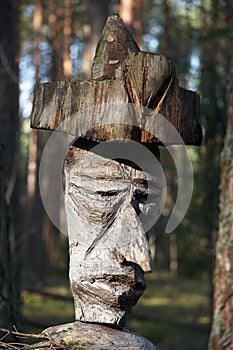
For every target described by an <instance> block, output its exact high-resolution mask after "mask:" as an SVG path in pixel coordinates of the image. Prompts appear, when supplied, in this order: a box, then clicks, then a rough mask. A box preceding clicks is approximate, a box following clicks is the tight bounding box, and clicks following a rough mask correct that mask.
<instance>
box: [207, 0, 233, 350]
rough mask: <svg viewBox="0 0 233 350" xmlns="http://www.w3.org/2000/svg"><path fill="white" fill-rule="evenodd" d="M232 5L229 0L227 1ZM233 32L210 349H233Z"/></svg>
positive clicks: (232, 10)
mask: <svg viewBox="0 0 233 350" xmlns="http://www.w3.org/2000/svg"><path fill="white" fill-rule="evenodd" d="M226 3H227V4H228V5H229V2H228V1H226ZM230 13H231V23H230V26H229V27H228V28H232V25H233V23H232V18H233V17H232V16H233V6H232V4H231V7H230ZM232 34H233V33H231V36H229V37H230V38H231V41H230V40H229V45H228V53H231V55H229V57H231V62H230V66H229V72H228V77H229V83H228V91H227V131H226V137H225V143H224V148H223V151H222V153H221V187H220V188H221V192H220V216H219V232H218V238H217V244H216V250H215V252H216V261H215V275H214V315H213V323H212V330H211V336H210V340H209V350H223V349H224V350H232V349H233V332H232V330H233V313H232V309H233V269H232V266H233V82H232V75H233V58H232V57H233V43H232V39H233V35H232Z"/></svg>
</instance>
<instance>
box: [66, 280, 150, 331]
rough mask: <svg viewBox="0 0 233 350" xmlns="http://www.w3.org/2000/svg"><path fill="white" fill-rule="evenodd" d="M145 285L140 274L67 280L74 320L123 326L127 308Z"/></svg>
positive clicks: (130, 306)
mask: <svg viewBox="0 0 233 350" xmlns="http://www.w3.org/2000/svg"><path fill="white" fill-rule="evenodd" d="M145 288H146V282H145V279H144V277H143V276H142V275H141V274H140V277H139V276H138V275H137V280H135V279H134V280H133V279H132V276H126V275H124V276H105V277H104V278H103V277H100V278H98V277H96V278H95V279H92V280H85V279H81V280H79V281H77V280H76V281H74V280H72V281H71V289H72V292H73V297H74V305H75V317H76V320H79V321H83V322H96V323H107V324H114V325H118V326H121V327H123V326H125V323H126V319H127V316H128V314H129V312H130V311H131V308H132V307H133V306H134V305H135V304H136V303H137V301H138V299H139V298H140V297H141V295H142V294H143V292H144V290H145Z"/></svg>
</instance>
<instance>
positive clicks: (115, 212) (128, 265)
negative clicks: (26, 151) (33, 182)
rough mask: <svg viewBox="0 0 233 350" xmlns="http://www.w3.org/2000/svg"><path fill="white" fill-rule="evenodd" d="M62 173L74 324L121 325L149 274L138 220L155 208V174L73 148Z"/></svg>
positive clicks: (157, 190)
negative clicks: (150, 198)
mask: <svg viewBox="0 0 233 350" xmlns="http://www.w3.org/2000/svg"><path fill="white" fill-rule="evenodd" d="M64 171H65V181H66V183H65V210H66V217H67V228H68V238H69V248H70V249H69V252H70V283H71V288H72V294H73V297H74V303H75V316H76V320H79V321H85V322H96V323H105V324H116V325H120V326H125V323H126V320H127V316H128V314H129V312H130V311H131V309H132V307H133V306H134V305H135V304H136V302H137V301H138V299H139V297H140V296H141V295H142V293H143V292H144V290H145V287H146V283H145V279H144V272H148V271H151V254H150V248H149V244H148V239H149V235H148V232H146V231H145V230H144V226H143V223H144V221H143V220H144V219H145V220H147V219H148V217H149V216H150V215H152V213H153V215H154V214H155V212H156V210H157V208H158V207H159V203H160V199H161V194H162V188H161V184H160V183H157V182H158V181H157V179H156V177H155V175H153V176H152V175H150V174H147V173H145V172H143V171H141V170H138V169H135V168H134V167H132V166H129V165H126V164H124V163H121V162H118V161H115V160H111V159H107V158H103V157H101V156H100V155H98V154H95V153H93V152H91V151H86V150H82V149H78V148H75V147H71V148H70V150H69V153H68V154H67V157H66V161H65V165H64ZM148 182H150V186H149V187H148ZM152 182H154V185H152ZM149 191H153V193H154V196H153V198H155V200H154V201H153V203H151V202H150V201H149V200H147V196H148V192H149ZM139 210H140V212H141V215H140V216H139Z"/></svg>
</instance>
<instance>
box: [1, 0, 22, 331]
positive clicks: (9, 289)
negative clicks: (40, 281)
mask: <svg viewBox="0 0 233 350" xmlns="http://www.w3.org/2000/svg"><path fill="white" fill-rule="evenodd" d="M16 5H17V4H16V2H15V1H12V0H6V1H4V2H1V3H0V124H1V128H0V208H1V211H0V326H4V327H9V328H12V327H13V325H17V324H18V322H19V292H18V288H19V286H18V282H19V280H18V278H16V266H15V261H16V251H15V246H16V234H15V223H14V222H13V220H14V218H15V204H16V202H15V200H14V198H13V197H12V190H13V187H14V178H15V175H14V172H15V171H16V169H17V167H15V165H16V162H17V160H16V157H15V155H16V151H17V130H18V127H19V119H18V65H17V59H16V58H17V54H18V36H17V33H18V28H17V23H18V17H17V15H18V13H17V10H18V9H17V7H16ZM9 189H10V191H9Z"/></svg>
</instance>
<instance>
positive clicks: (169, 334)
mask: <svg viewBox="0 0 233 350" xmlns="http://www.w3.org/2000/svg"><path fill="white" fill-rule="evenodd" d="M232 8H233V5H232V2H231V1H230V0H188V1H184V0H177V1H172V0H164V1H162V0H151V1H149V0H148V1H147V0H144V1H141V0H128V1H127V0H121V1H114V0H112V1H110V0H109V1H108V0H89V1H88V0H86V1H84V0H58V1H55V0H50V1H43V0H35V1H30V0H21V1H13V0H6V1H4V3H3V2H2V3H1V5H0V29H1V30H0V65H1V66H0V68H1V70H0V112H1V113H0V121H1V134H0V136H1V138H0V141H1V142H0V180H1V181H0V189H1V191H0V200H1V202H0V203H1V215H0V223H1V231H0V326H2V327H7V328H12V326H13V325H15V326H16V327H19V329H26V330H29V331H30V330H32V329H35V328H36V330H40V329H42V328H45V327H46V326H48V325H50V324H56V323H59V322H66V321H67V322H68V321H71V320H72V319H73V309H72V302H71V298H70V293H69V287H68V244H67V239H66V237H65V236H64V235H63V234H61V233H60V232H59V231H58V230H57V229H56V228H55V227H54V226H53V224H52V223H51V222H50V220H49V218H48V216H47V214H46V211H45V209H44V208H43V204H42V202H41V199H40V193H39V164H40V159H41V155H42V152H43V147H44V145H45V144H46V141H47V140H48V138H49V132H43V131H39V132H38V131H35V130H31V129H30V120H29V119H30V113H31V108H32V101H33V91H34V88H35V84H36V83H38V82H46V81H58V80H65V79H72V80H73V79H88V78H90V69H91V61H92V58H93V56H94V52H95V48H96V45H97V41H98V39H99V37H100V34H101V31H102V29H103V26H104V23H105V20H106V18H107V15H108V14H110V13H112V12H117V13H119V15H120V16H121V18H122V19H123V20H124V21H125V23H126V25H127V28H128V29H129V31H130V32H131V33H132V35H133V36H134V38H135V40H136V42H137V43H138V45H139V46H140V48H141V49H142V50H144V51H150V52H154V53H159V54H162V55H165V56H166V57H168V58H169V59H171V60H172V61H173V63H174V64H175V66H176V70H177V75H178V77H179V81H180V85H181V86H183V87H184V88H187V89H192V90H198V91H199V92H200V94H201V118H202V128H203V143H202V145H201V147H191V146H188V147H187V149H188V152H189V155H190V157H191V160H192V163H193V169H194V190H193V197H192V202H191V205H190V207H189V209H188V212H187V214H186V216H185V218H184V220H183V221H182V223H181V224H180V225H179V227H178V228H177V229H176V230H175V231H173V232H172V233H171V234H169V235H168V234H166V233H165V227H166V223H167V220H168V218H169V216H170V214H171V211H172V208H173V206H174V203H175V199H176V194H177V188H178V180H177V174H176V169H175V167H174V164H173V161H172V159H171V158H170V157H169V155H168V153H167V152H166V150H165V149H161V162H162V167H163V170H164V172H165V175H166V181H167V186H168V195H167V200H166V206H165V209H164V211H163V215H162V216H161V218H160V219H159V221H158V222H157V223H156V226H155V229H154V232H153V235H152V237H151V249H152V252H153V260H154V273H153V274H152V275H151V276H149V277H148V290H149V292H148V294H146V296H145V297H144V299H143V301H142V302H141V303H140V304H139V306H137V308H136V311H134V313H133V314H132V317H131V319H130V327H131V329H133V330H136V331H137V332H139V333H141V334H144V335H145V336H147V337H148V338H149V339H151V340H152V341H154V342H155V343H157V344H158V345H160V346H161V347H159V349H164V350H165V349H173V350H174V349H178V348H179V349H181V350H182V349H200V350H201V349H203V350H204V349H206V348H207V343H208V339H209V348H210V349H223V348H224V349H227V347H221V346H223V345H221V344H222V343H224V341H225V343H224V344H226V340H224V339H225V338H226V337H225V338H224V337H223V335H224V336H226V333H227V332H228V333H229V331H227V326H226V325H225V324H224V317H225V316H222V321H221V322H222V323H221V322H220V324H218V322H217V321H216V320H217V317H215V316H216V313H217V314H218V315H219V308H218V306H219V304H218V301H217V296H216V295H217V294H218V293H216V291H217V290H218V285H221V286H223V285H224V284H223V282H222V280H221V279H222V273H223V272H221V263H220V264H219V265H218V262H219V261H220V262H221V261H223V260H224V259H225V258H226V256H227V259H228V260H229V261H228V262H229V264H230V275H229V276H228V277H229V278H228V279H229V281H228V282H226V281H225V282H226V283H228V287H226V290H225V291H222V293H226V297H227V298H229V297H230V298H232V287H231V285H232V281H233V276H232V271H231V266H233V264H232V260H233V254H232V252H233V250H232V241H233V239H231V237H232V236H233V228H232V226H229V222H230V219H233V209H232V205H231V203H232V197H230V198H228V199H227V200H226V197H227V195H228V194H229V193H231V191H229V189H231V188H232V178H233V171H232V170H231V169H232V168H233V166H232V161H231V159H232V139H233V138H232V129H233V127H232V125H233V112H232V110H233V107H232V104H233V102H232V62H231V61H232V56H233V55H232V47H233V45H232V28H233V25H232V19H233V9H232ZM224 140H225V147H224ZM223 147H224V148H223ZM221 152H222V153H221ZM227 162H228V163H227ZM226 163H227V166H225V167H224V164H225V165H226ZM221 168H222V173H221ZM220 174H221V176H220ZM224 181H225V182H224ZM220 182H221V184H222V186H220ZM223 183H224V184H225V185H226V184H230V185H229V186H230V187H227V185H226V186H225V187H224V186H223ZM224 191H225V192H224ZM232 191H233V189H232ZM219 197H220V204H221V205H220V207H219ZM228 202H229V203H230V204H229V203H228ZM228 204H229V206H228ZM56 205H57V203H54V206H55V207H56ZM219 208H220V209H219ZM57 210H59V209H57ZM231 221H232V220H231ZM218 240H222V243H223V244H222V245H221V244H220V245H219V244H218V245H217V248H218V247H220V248H221V249H220V248H219V249H220V255H218V254H219V249H218V250H216V242H217V241H218ZM229 242H230V243H229ZM220 243H221V242H220ZM216 252H217V254H216ZM226 252H227V255H226V256H225V258H224V254H225V253H226ZM229 252H231V254H230V253H229ZM215 258H216V259H215ZM215 260H216V267H217V268H216V271H215V280H214V278H213V276H214V272H213V271H214V266H215ZM228 270H229V268H228ZM216 281H217V282H216ZM225 282H224V283H225ZM214 290H215V303H213V293H214ZM223 299H224V298H223ZM67 303H68V304H67ZM224 305H225V304H224ZM213 315H215V316H214V318H213ZM231 317H232V318H233V316H231ZM213 319H214V320H215V321H214V322H213V323H212V320H213ZM228 319H229V317H228ZM231 322H232V323H230V324H231V325H233V321H232V320H231ZM211 323H212V325H213V326H212V333H211V337H210V338H209V336H210V329H211ZM224 327H225V328H224ZM222 329H223V330H222ZM184 333H185V334H184ZM228 333H227V334H228ZM230 333H231V334H230V335H229V334H228V336H227V338H226V339H230V338H231V339H232V337H233V335H232V332H230ZM216 337H217V338H218V340H217V341H216ZM194 339H195V340H194ZM232 341H233V340H232ZM227 342H228V343H229V340H227ZM228 343H227V344H228ZM216 344H217V345H216ZM229 344H230V343H229ZM229 344H228V345H227V346H229ZM231 344H232V343H231ZM229 349H230V347H229Z"/></svg>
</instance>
